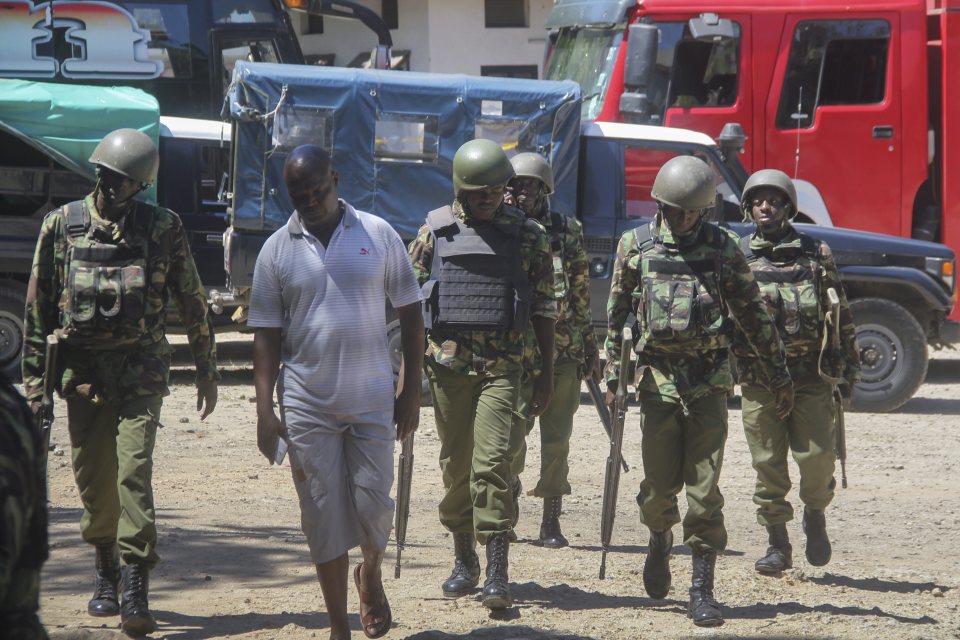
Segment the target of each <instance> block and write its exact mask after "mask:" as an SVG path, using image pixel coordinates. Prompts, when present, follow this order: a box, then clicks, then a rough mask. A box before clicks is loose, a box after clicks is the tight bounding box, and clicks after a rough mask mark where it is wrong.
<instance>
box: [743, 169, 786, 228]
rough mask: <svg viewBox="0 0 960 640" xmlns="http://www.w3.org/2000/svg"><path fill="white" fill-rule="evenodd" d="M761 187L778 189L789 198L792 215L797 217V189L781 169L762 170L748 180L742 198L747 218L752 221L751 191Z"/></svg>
mask: <svg viewBox="0 0 960 640" xmlns="http://www.w3.org/2000/svg"><path fill="white" fill-rule="evenodd" d="M761 187H770V188H771V189H776V190H777V191H780V192H781V193H783V195H785V196H787V199H789V200H790V215H791V216H793V215H796V213H797V210H798V209H799V207H798V206H797V187H796V186H795V185H794V184H793V180H791V179H790V176H788V175H787V174H785V173H784V172H783V171H780V170H779V169H761V170H760V171H757V172H756V173H754V174H753V175H752V176H750V177H749V178H748V179H747V184H745V185H743V196H742V197H741V198H740V208H741V209H743V212H744V214H745V216H746V218H747V219H748V220H749V219H750V212H751V207H752V205H751V200H752V196H751V193H750V192H751V191H754V190H756V189H759V188H761Z"/></svg>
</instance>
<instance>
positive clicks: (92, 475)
mask: <svg viewBox="0 0 960 640" xmlns="http://www.w3.org/2000/svg"><path fill="white" fill-rule="evenodd" d="M162 404H163V398H162V397H161V396H158V395H154V396H142V397H139V398H132V399H129V400H125V401H121V402H118V403H105V404H98V405H95V404H93V403H91V402H89V401H88V400H86V399H82V398H68V400H67V422H68V426H69V429H70V446H71V447H72V449H73V475H74V478H75V479H76V481H77V488H78V489H79V490H80V500H81V502H83V516H82V517H81V519H80V533H81V535H82V536H83V539H84V541H85V542H88V543H90V544H106V543H111V542H114V541H116V542H117V544H118V546H119V547H120V559H121V561H122V562H123V564H143V565H146V566H147V568H148V569H152V568H153V567H154V566H155V565H156V564H157V561H158V560H159V557H158V556H157V552H156V546H157V526H156V514H155V512H154V508H153V487H152V485H151V482H152V478H153V445H154V443H155V442H156V436H157V424H158V421H159V420H160V408H161V405H162Z"/></svg>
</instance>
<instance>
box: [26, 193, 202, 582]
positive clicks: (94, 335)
mask: <svg viewBox="0 0 960 640" xmlns="http://www.w3.org/2000/svg"><path fill="white" fill-rule="evenodd" d="M83 203H84V205H85V207H86V209H87V211H88V212H89V219H88V220H89V227H88V228H87V229H86V231H83V229H82V228H80V229H79V231H77V230H76V229H75V228H74V230H73V231H72V232H69V231H68V225H67V207H69V206H70V205H67V207H64V208H61V209H58V210H55V211H53V212H51V213H49V214H48V215H47V217H46V218H45V219H44V221H43V225H42V227H41V230H40V236H39V239H38V241H37V249H36V254H35V256H34V260H33V271H32V273H31V277H30V285H29V289H28V292H27V309H26V319H25V325H24V331H25V341H26V342H25V345H24V357H23V381H24V388H25V390H26V394H27V398H28V399H29V400H31V401H33V400H37V399H39V398H40V396H41V393H42V384H43V379H42V378H43V371H44V345H45V339H46V336H47V335H48V334H50V333H52V332H54V331H55V330H56V331H58V332H59V333H60V336H61V340H60V355H59V363H58V364H59V374H58V379H57V381H56V386H57V388H58V390H59V391H60V394H61V395H62V396H63V397H64V398H65V399H66V400H67V419H68V427H69V432H70V444H71V447H72V458H73V469H74V475H75V478H76V481H77V486H78V488H79V490H80V498H81V500H82V502H83V506H84V513H83V517H82V518H81V521H80V529H81V533H82V536H83V539H84V540H85V541H86V542H88V543H90V544H94V545H106V544H113V543H118V544H119V548H120V556H121V559H122V560H123V562H124V563H125V564H138V565H144V566H146V567H147V568H152V567H153V566H154V565H155V564H156V562H157V560H158V556H157V553H156V550H155V547H156V539H157V532H156V525H155V514H154V507H153V490H152V488H151V476H152V471H153V461H152V456H153V446H154V442H155V437H156V431H157V426H158V425H159V419H160V408H161V405H162V398H163V396H165V395H167V394H168V393H169V389H168V387H167V383H168V377H169V376H168V374H169V367H170V354H171V348H170V345H169V344H168V343H167V340H166V338H165V331H166V305H167V301H168V300H169V298H170V297H171V296H172V297H173V299H174V301H175V302H176V304H177V308H178V310H179V314H180V321H181V323H182V324H183V326H184V328H185V329H186V332H187V335H188V337H189V342H190V349H191V351H192V352H193V356H194V359H195V361H196V365H197V380H198V381H199V380H218V379H219V374H218V373H217V365H216V348H215V345H214V336H213V329H212V326H211V324H210V319H209V317H208V315H207V304H206V295H205V293H204V290H203V286H202V285H201V283H200V278H199V276H198V275H197V269H196V265H195V264H194V261H193V256H192V254H191V252H190V247H189V244H188V243H187V238H186V234H185V232H184V230H183V226H182V223H181V222H180V218H179V217H178V216H177V215H176V214H174V213H173V212H171V211H169V210H167V209H163V208H161V207H152V206H149V205H146V204H143V203H139V202H136V203H134V204H133V205H132V206H131V209H130V210H129V211H128V212H127V213H126V214H125V216H124V217H123V218H121V219H120V220H119V221H116V222H111V221H109V220H107V219H105V218H103V217H102V216H101V215H100V213H99V211H98V210H97V207H96V203H95V199H94V196H93V194H91V195H89V196H87V197H86V198H85V200H84V201H83ZM71 233H72V234H75V235H72V238H73V242H74V243H75V248H74V251H77V247H81V246H85V247H86V249H84V250H83V251H82V252H80V253H78V254H77V255H81V254H82V258H83V259H84V260H86V262H84V261H83V260H81V259H79V258H77V259H76V260H75V264H78V265H84V266H82V267H79V266H78V267H76V269H75V270H74V269H72V268H71V265H70V264H69V263H68V260H69V258H68V255H69V253H70V251H71V249H70V242H71V240H70V237H68V236H69V235H70V234H71ZM104 252H106V253H112V254H120V255H123V254H130V255H142V256H145V257H144V258H143V263H142V271H139V272H138V271H136V270H133V271H132V272H130V273H129V275H128V271H127V270H126V268H124V269H122V271H123V275H122V276H121V275H117V274H113V275H111V272H109V271H108V270H106V269H104V270H98V269H97V268H96V266H95V264H96V260H97V258H98V255H103V254H104ZM75 258H76V256H75ZM113 277H115V278H117V279H120V278H122V280H123V285H121V286H123V287H124V288H123V293H122V294H121V293H118V291H117V290H116V289H114V294H115V295H114V296H113V297H107V298H106V299H105V298H104V290H105V288H106V293H108V294H109V293H110V289H109V287H110V286H114V287H116V286H117V285H115V284H110V283H109V282H110V279H111V278H113ZM71 279H72V280H71ZM128 279H130V280H137V281H140V282H142V284H143V285H145V286H144V287H142V288H141V289H140V291H142V292H143V293H142V297H140V298H137V297H136V296H131V297H130V299H127V295H126V292H127V289H126V288H125V287H126V284H127V280H128ZM141 279H142V280H141ZM69 282H74V283H75V286H74V291H77V292H78V293H77V294H76V295H72V294H71V287H69V286H68V284H67V283H69ZM105 283H107V284H105ZM131 289H132V290H134V291H136V290H137V289H136V284H134V287H131ZM93 292H96V293H93ZM113 304H117V306H118V307H119V308H120V309H121V310H122V312H123V320H121V321H120V322H114V321H112V320H110V319H109V318H106V315H107V313H105V312H104V309H105V306H107V307H109V306H111V305H113ZM108 313H113V311H109V310H108Z"/></svg>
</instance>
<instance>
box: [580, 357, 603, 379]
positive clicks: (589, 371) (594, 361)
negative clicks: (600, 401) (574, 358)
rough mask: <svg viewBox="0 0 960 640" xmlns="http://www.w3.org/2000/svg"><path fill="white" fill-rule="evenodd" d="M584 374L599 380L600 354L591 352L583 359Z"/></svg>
mask: <svg viewBox="0 0 960 640" xmlns="http://www.w3.org/2000/svg"><path fill="white" fill-rule="evenodd" d="M583 367H584V376H585V377H587V378H593V379H594V380H597V381H598V382H599V381H600V354H599V353H593V354H590V355H589V356H587V357H586V359H585V360H584V361H583Z"/></svg>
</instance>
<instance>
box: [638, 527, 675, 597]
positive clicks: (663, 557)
mask: <svg viewBox="0 0 960 640" xmlns="http://www.w3.org/2000/svg"><path fill="white" fill-rule="evenodd" d="M672 549H673V530H672V529H667V530H666V531H651V532H650V544H649V545H648V547H647V559H646V560H644V562H643V588H644V589H646V590H647V595H648V596H650V597H651V598H656V599H657V600H661V599H663V598H666V597H667V592H668V591H670V581H671V577H670V551H671V550H672Z"/></svg>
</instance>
